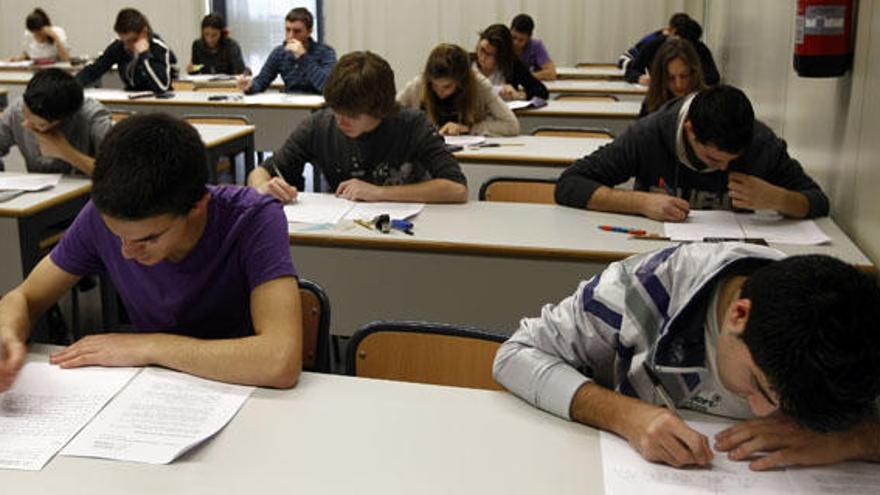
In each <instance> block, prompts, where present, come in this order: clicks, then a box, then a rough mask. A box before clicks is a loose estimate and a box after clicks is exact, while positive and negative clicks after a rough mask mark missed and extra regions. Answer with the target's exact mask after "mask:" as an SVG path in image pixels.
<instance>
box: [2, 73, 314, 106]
mask: <svg viewBox="0 0 880 495" xmlns="http://www.w3.org/2000/svg"><path fill="white" fill-rule="evenodd" d="M0 81H2V79H0ZM85 94H86V96H88V97H91V98H94V99H96V100H98V101H100V102H102V103H124V104H126V105H153V106H163V105H165V106H210V107H229V108H242V107H259V108H283V109H289V108H304V109H317V108H321V107H322V106H324V97H323V96H320V95H306V94H288V93H273V92H269V93H261V94H258V95H246V96H243V97H242V98H241V99H230V100H220V101H211V100H209V99H208V98H209V97H211V96H215V95H224V94H225V93H211V92H206V91H175V92H174V97H172V98H156V97H147V98H137V99H134V100H132V99H129V98H128V96H129V94H131V93H130V92H126V91H123V90H121V89H87V90H86V92H85ZM234 94H235V93H230V94H229V95H234Z"/></svg>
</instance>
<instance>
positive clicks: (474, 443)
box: [0, 348, 603, 495]
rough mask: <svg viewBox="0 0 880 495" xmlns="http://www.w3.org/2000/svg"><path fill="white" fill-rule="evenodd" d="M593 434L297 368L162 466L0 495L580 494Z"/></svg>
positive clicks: (95, 466) (597, 468) (82, 465)
mask: <svg viewBox="0 0 880 495" xmlns="http://www.w3.org/2000/svg"><path fill="white" fill-rule="evenodd" d="M38 349H39V348H38ZM30 357H31V358H32V359H45V353H42V354H40V355H34V354H32V355H31V356H30ZM598 438H599V436H598V433H597V431H596V430H595V429H593V428H589V427H585V426H581V425H578V424H575V423H571V422H568V421H564V420H561V419H558V418H556V417H553V416H551V415H549V414H547V413H544V412H541V411H539V410H537V409H535V408H533V407H531V406H529V405H527V404H526V403H525V402H523V401H521V400H519V399H517V398H515V397H514V396H512V395H510V394H508V393H506V392H497V391H485V390H475V389H464V388H454V387H440V386H433V385H421V384H413V383H403V382H393V381H384V380H370V379H364V378H353V377H345V376H338V375H323V374H316V373H303V374H302V376H301V378H300V381H299V383H298V384H297V386H296V387H295V388H293V389H292V390H271V389H262V388H261V389H257V390H256V391H255V392H254V393H253V395H251V397H250V399H248V401H247V402H246V403H245V405H244V407H242V409H241V411H239V413H238V414H237V415H236V417H235V418H233V419H232V421H231V422H230V423H229V424H228V425H227V426H226V427H225V428H224V429H223V430H221V431H220V432H219V433H218V434H217V435H216V436H215V437H214V438H212V439H209V440H208V441H207V442H206V443H204V444H202V445H199V446H197V447H195V448H194V449H193V450H192V451H190V452H189V453H187V454H185V455H184V456H183V457H181V458H179V459H177V460H176V461H174V462H173V463H171V464H169V465H151V464H139V463H130V462H117V461H109V460H102V459H89V458H78V457H63V456H59V457H55V458H54V459H52V460H51V461H50V462H49V464H48V465H47V466H46V467H45V468H43V470H42V471H41V472H36V473H35V472H27V471H13V470H7V471H3V472H2V473H0V481H2V484H3V491H4V493H9V494H13V493H21V494H38V493H39V494H44V493H64V494H65V495H85V494H88V495H110V494H113V495H118V494H123V493H124V494H126V495H155V494H167V495H176V494H187V495H217V494H233V493H235V494H244V493H255V494H290V493H314V494H346V495H348V494H354V493H357V494H364V495H373V494H377V495H378V494H382V495H396V494H406V495H411V494H415V493H418V494H425V495H432V494H451V493H484V494H496V493H497V494H529V495H532V494H539V493H554V494H560V495H565V494H572V495H575V494H576V495H590V494H601V493H602V492H603V484H602V465H601V460H600V451H599V443H598Z"/></svg>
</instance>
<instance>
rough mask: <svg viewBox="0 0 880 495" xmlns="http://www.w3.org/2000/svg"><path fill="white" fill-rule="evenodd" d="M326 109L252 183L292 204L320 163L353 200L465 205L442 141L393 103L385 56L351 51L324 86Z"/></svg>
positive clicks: (460, 179) (460, 178) (459, 176)
mask: <svg viewBox="0 0 880 495" xmlns="http://www.w3.org/2000/svg"><path fill="white" fill-rule="evenodd" d="M324 99H325V100H326V101H327V105H328V106H329V108H327V109H324V110H321V111H319V112H315V113H313V114H312V115H310V116H309V118H307V119H306V120H304V121H303V122H302V123H301V124H300V125H299V126H297V128H296V130H294V131H293V134H291V135H290V137H289V138H287V141H285V143H284V146H283V147H282V148H281V149H280V150H278V151H277V152H275V154H274V155H273V156H272V157H271V158H269V159H268V160H267V161H266V162H264V163H262V164H261V166H260V167H257V168H256V169H255V170H254V171H253V172H251V173H250V175H248V185H250V186H252V187H255V188H256V189H257V190H258V191H260V192H261V193H264V194H271V195H272V196H275V197H277V198H278V199H280V200H282V201H285V202H288V201H293V200H295V199H296V195H297V192H298V191H301V190H302V189H303V187H304V182H305V181H304V179H303V176H302V172H303V166H304V165H305V164H306V163H311V164H312V165H313V166H315V167H316V168H317V169H318V170H320V171H321V173H322V174H323V175H324V177H325V178H326V179H327V182H328V183H329V184H330V187H331V188H333V190H334V191H335V192H336V195H337V196H340V197H343V198H346V199H350V200H356V201H412V202H426V203H463V202H465V201H467V180H466V179H465V177H464V174H463V173H462V172H461V167H459V165H458V162H456V161H455V158H453V157H452V155H451V154H450V153H449V152H448V151H447V150H446V147H445V145H444V142H443V138H442V137H441V136H440V135H439V134H438V133H437V131H436V129H434V126H433V125H431V123H430V122H428V120H427V118H426V117H425V114H424V113H422V112H421V111H419V110H415V109H409V108H407V109H400V108H399V107H398V105H397V103H396V102H395V101H394V72H393V71H392V70H391V66H390V65H388V62H386V61H385V60H384V59H383V58H382V57H380V56H378V55H376V54H374V53H370V52H352V53H349V54H347V55H345V56H344V57H342V58H341V59H340V60H339V63H338V64H336V67H334V68H333V71H332V72H331V73H330V78H329V79H328V80H327V86H326V87H324Z"/></svg>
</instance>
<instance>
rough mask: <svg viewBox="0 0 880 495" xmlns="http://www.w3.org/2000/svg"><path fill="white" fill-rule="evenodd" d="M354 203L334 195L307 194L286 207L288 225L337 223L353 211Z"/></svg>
mask: <svg viewBox="0 0 880 495" xmlns="http://www.w3.org/2000/svg"><path fill="white" fill-rule="evenodd" d="M352 204H353V203H352V202H351V201H348V200H347V199H342V198H337V197H336V196H335V195H333V194H324V193H306V192H301V193H299V194H297V195H296V202H295V203H293V204H289V205H284V215H285V216H286V217H287V222H288V223H297V222H298V223H315V224H319V223H337V222H339V221H340V220H342V217H344V216H345V214H346V213H348V211H349V210H351V207H352Z"/></svg>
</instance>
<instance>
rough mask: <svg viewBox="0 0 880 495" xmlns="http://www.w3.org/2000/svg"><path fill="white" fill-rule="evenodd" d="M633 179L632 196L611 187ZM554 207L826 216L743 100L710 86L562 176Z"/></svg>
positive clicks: (659, 215) (655, 213)
mask: <svg viewBox="0 0 880 495" xmlns="http://www.w3.org/2000/svg"><path fill="white" fill-rule="evenodd" d="M632 177H635V185H634V188H635V190H633V191H625V190H620V189H614V186H615V185H617V184H621V183H623V182H626V181H627V180H629V179H630V178H632ZM556 202H558V203H559V204H562V205H567V206H573V207H576V208H588V209H591V210H600V211H612V212H618V213H632V214H638V215H644V216H646V217H649V218H652V219H654V220H663V221H675V222H680V221H683V220H684V219H685V218H687V215H688V212H689V211H690V209H691V208H695V209H732V208H742V209H749V210H757V209H771V210H776V211H777V212H779V213H780V214H782V215H785V216H788V217H793V218H805V217H806V218H814V217H820V216H824V215H827V214H828V198H827V197H826V196H825V193H823V192H822V190H821V189H820V188H819V185H818V184H816V183H815V182H814V181H813V179H811V178H810V177H809V176H808V175H807V174H806V173H805V172H804V170H803V169H802V168H801V166H800V164H799V163H798V162H797V161H796V160H794V159H792V158H791V157H790V156H789V155H788V152H787V151H786V146H785V141H783V140H782V139H780V138H778V137H777V136H776V135H775V134H774V133H773V131H771V130H770V128H768V127H767V126H766V125H764V124H763V123H761V122H760V121H757V120H755V115H754V112H753V110H752V105H751V103H750V102H749V100H748V98H747V97H746V95H745V94H744V93H743V92H742V91H740V90H739V89H736V88H734V87H732V86H725V85H720V86H715V87H712V88H709V89H707V90H705V91H701V92H699V93H697V94H695V95H691V96H688V97H685V98H680V99H677V100H673V101H671V102H669V103H668V104H666V105H665V106H663V107H661V108H660V110H657V111H656V112H654V113H652V114H651V115H648V116H647V117H644V118H642V119H640V120H638V121H636V122H635V123H634V124H632V125H631V126H630V127H629V128H628V129H627V130H626V131H625V132H624V133H623V134H621V135H620V136H618V137H617V138H616V139H615V140H614V141H613V142H611V143H610V144H608V145H606V146H603V147H602V148H599V149H598V150H596V151H595V152H593V153H592V154H590V155H587V156H585V157H583V158H581V159H579V160H577V161H576V162H575V163H574V164H572V165H571V166H570V167H569V168H567V169H566V170H565V172H563V173H562V175H561V176H560V178H559V182H558V183H557V185H556Z"/></svg>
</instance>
